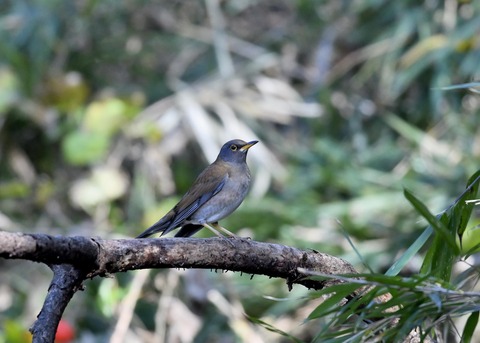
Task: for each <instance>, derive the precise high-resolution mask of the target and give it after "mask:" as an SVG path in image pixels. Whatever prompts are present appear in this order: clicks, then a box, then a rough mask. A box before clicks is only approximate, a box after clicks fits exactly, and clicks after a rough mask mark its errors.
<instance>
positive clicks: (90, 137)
mask: <svg viewBox="0 0 480 343" xmlns="http://www.w3.org/2000/svg"><path fill="white" fill-rule="evenodd" d="M109 145H110V140H109V136H108V135H105V134H102V133H98V132H89V131H75V132H72V133H70V134H68V135H67V136H66V137H65V139H64V140H63V142H62V150H63V154H64V156H65V158H66V160H67V161H68V162H70V163H71V164H74V165H87V164H89V163H92V162H96V161H99V160H101V159H102V158H103V157H104V156H105V154H106V153H107V151H108V148H109Z"/></svg>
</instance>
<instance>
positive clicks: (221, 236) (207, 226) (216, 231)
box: [203, 223, 235, 247]
mask: <svg viewBox="0 0 480 343" xmlns="http://www.w3.org/2000/svg"><path fill="white" fill-rule="evenodd" d="M213 225H214V224H212V225H210V224H207V223H205V224H203V227H205V228H207V229H209V230H210V231H212V232H213V233H214V234H215V235H217V236H218V237H220V238H223V239H225V240H226V241H227V242H228V243H230V245H232V246H233V247H235V245H234V244H233V243H232V241H230V240H229V239H227V237H225V236H224V235H222V234H221V233H220V232H219V231H218V230H217V229H215V228H214V227H213ZM217 225H218V224H217ZM222 229H223V228H222Z"/></svg>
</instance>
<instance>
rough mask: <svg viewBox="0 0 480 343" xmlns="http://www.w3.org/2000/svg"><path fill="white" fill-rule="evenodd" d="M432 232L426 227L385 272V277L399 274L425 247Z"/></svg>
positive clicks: (430, 228) (429, 227)
mask: <svg viewBox="0 0 480 343" xmlns="http://www.w3.org/2000/svg"><path fill="white" fill-rule="evenodd" d="M432 233H433V230H432V227H431V226H428V227H427V228H426V229H425V231H423V232H422V234H421V235H420V236H419V237H418V238H417V239H416V240H415V242H413V244H412V245H411V246H409V247H408V249H407V250H406V251H405V252H404V253H403V255H402V256H401V257H400V258H399V259H398V260H397V261H395V262H394V263H393V264H392V265H391V266H390V268H389V269H388V270H387V272H386V273H385V275H388V276H395V275H398V273H400V271H401V270H402V269H403V267H405V266H406V265H407V263H408V262H409V261H410V260H411V259H412V258H413V257H414V256H415V255H416V254H417V253H418V252H419V251H420V249H421V248H422V247H423V246H424V245H425V243H426V242H427V241H428V239H429V238H430V236H431V235H432Z"/></svg>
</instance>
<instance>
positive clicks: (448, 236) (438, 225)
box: [404, 189, 460, 254]
mask: <svg viewBox="0 0 480 343" xmlns="http://www.w3.org/2000/svg"><path fill="white" fill-rule="evenodd" d="M404 194H405V198H407V200H408V201H410V203H411V204H412V205H413V207H414V208H415V209H416V210H417V211H418V213H420V214H421V215H422V217H424V218H425V219H426V220H427V222H428V223H429V224H430V225H431V227H432V229H434V230H435V232H436V233H437V234H438V235H439V236H441V237H442V238H443V239H444V240H445V242H446V243H447V244H448V245H449V246H450V248H451V249H452V250H453V252H454V253H455V254H459V253H460V249H459V248H458V246H457V244H456V242H455V238H454V237H455V236H454V235H453V234H452V233H450V232H449V231H448V228H447V226H446V225H445V224H444V223H443V222H442V221H439V220H438V219H437V217H435V216H434V215H433V214H431V213H430V211H429V210H428V209H427V207H426V206H425V205H424V204H423V203H422V202H421V201H420V200H418V199H417V198H416V197H415V196H414V195H413V194H412V193H411V192H410V191H408V190H407V189H405V190H404Z"/></svg>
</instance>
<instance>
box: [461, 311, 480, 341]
mask: <svg viewBox="0 0 480 343" xmlns="http://www.w3.org/2000/svg"><path fill="white" fill-rule="evenodd" d="M478 314H479V312H478V311H476V312H473V313H472V314H471V315H470V316H469V317H468V319H467V322H466V323H465V328H464V329H463V334H462V343H470V342H471V341H472V337H473V334H474V332H475V329H476V327H477V324H478Z"/></svg>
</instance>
